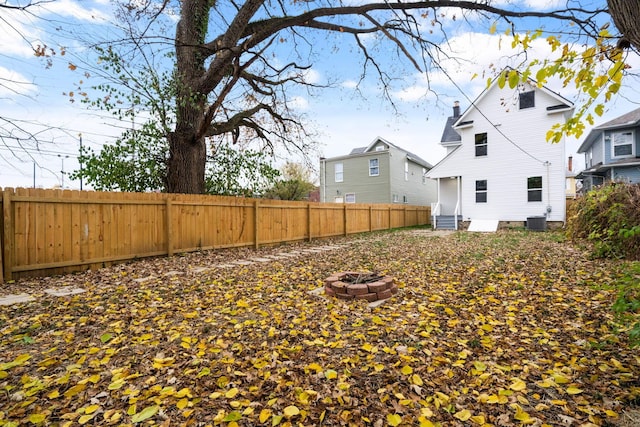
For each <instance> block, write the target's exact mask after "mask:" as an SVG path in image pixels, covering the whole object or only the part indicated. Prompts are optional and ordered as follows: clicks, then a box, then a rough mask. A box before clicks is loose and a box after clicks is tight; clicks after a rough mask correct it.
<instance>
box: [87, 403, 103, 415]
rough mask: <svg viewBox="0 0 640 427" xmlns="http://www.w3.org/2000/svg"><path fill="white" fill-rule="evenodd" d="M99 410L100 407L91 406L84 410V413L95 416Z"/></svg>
mask: <svg viewBox="0 0 640 427" xmlns="http://www.w3.org/2000/svg"><path fill="white" fill-rule="evenodd" d="M98 409H100V405H89V406H87V407H86V408H84V413H85V414H93V413H94V412H96V411H97V410H98Z"/></svg>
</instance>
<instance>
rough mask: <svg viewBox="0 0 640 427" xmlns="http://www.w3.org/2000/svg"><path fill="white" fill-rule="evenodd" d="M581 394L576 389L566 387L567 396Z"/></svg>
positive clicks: (579, 390) (580, 391)
mask: <svg viewBox="0 0 640 427" xmlns="http://www.w3.org/2000/svg"><path fill="white" fill-rule="evenodd" d="M582 392H583V390H582V389H579V388H577V387H573V386H571V387H567V393H569V394H580V393H582Z"/></svg>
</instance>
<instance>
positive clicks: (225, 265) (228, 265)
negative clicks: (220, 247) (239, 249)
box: [214, 264, 238, 268]
mask: <svg viewBox="0 0 640 427" xmlns="http://www.w3.org/2000/svg"><path fill="white" fill-rule="evenodd" d="M237 266H238V265H237V264H216V265H214V267H216V268H234V267H237Z"/></svg>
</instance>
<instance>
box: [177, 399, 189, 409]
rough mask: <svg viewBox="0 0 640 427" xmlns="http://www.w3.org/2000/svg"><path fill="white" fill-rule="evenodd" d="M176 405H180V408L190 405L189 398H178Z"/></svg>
mask: <svg viewBox="0 0 640 427" xmlns="http://www.w3.org/2000/svg"><path fill="white" fill-rule="evenodd" d="M176 406H177V407H178V409H184V408H186V407H187V406H189V399H187V398H184V399H180V400H178V403H176Z"/></svg>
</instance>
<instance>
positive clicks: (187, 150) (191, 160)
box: [167, 133, 207, 194]
mask: <svg viewBox="0 0 640 427" xmlns="http://www.w3.org/2000/svg"><path fill="white" fill-rule="evenodd" d="M169 147H170V155H169V164H168V165H167V191H168V192H169V193H187V194H203V193H204V190H205V187H204V172H205V165H206V159H207V148H206V144H205V141H204V138H200V139H198V140H194V139H191V140H189V139H187V138H185V137H184V136H180V135H178V134H177V133H172V134H171V135H170V136H169Z"/></svg>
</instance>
